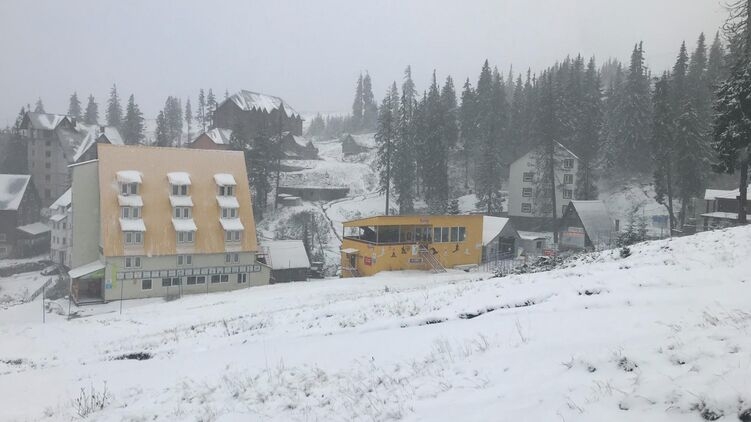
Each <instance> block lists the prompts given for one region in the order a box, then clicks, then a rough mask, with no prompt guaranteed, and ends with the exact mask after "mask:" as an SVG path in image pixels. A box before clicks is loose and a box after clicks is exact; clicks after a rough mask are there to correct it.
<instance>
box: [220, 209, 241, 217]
mask: <svg viewBox="0 0 751 422" xmlns="http://www.w3.org/2000/svg"><path fill="white" fill-rule="evenodd" d="M237 215H238V213H237V208H222V218H237Z"/></svg>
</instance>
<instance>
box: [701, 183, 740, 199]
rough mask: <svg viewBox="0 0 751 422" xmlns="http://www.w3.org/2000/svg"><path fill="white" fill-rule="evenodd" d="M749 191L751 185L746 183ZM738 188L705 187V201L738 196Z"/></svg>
mask: <svg viewBox="0 0 751 422" xmlns="http://www.w3.org/2000/svg"><path fill="white" fill-rule="evenodd" d="M748 189H749V191H751V185H748ZM740 194H741V191H740V189H733V190H722V189H707V190H705V191H704V200H705V201H714V200H715V199H737V198H738V196H740Z"/></svg>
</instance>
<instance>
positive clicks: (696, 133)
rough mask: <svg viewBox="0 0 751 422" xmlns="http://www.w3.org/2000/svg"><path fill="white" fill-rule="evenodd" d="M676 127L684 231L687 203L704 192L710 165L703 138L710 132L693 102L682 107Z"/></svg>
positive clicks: (677, 191) (677, 161) (678, 192)
mask: <svg viewBox="0 0 751 422" xmlns="http://www.w3.org/2000/svg"><path fill="white" fill-rule="evenodd" d="M675 127H676V132H675V134H676V137H675V139H676V143H675V153H676V157H675V158H676V162H675V174H676V183H675V190H676V194H677V195H678V197H679V198H680V200H681V213H680V226H681V228H683V227H684V225H685V224H686V213H687V211H688V203H689V202H690V201H691V199H693V198H696V197H699V196H700V195H701V194H702V192H703V189H704V181H705V174H706V172H705V171H704V169H705V168H707V167H708V164H709V159H708V157H709V150H708V145H707V143H706V142H705V138H704V136H705V134H706V131H707V129H706V128H705V127H703V126H702V121H701V119H700V117H699V116H698V113H697V112H696V109H695V108H694V105H693V104H692V102H691V101H687V102H686V103H685V104H684V105H683V109H682V110H681V114H680V116H679V117H678V119H677V120H676V123H675Z"/></svg>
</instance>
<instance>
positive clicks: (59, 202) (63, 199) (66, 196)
mask: <svg viewBox="0 0 751 422" xmlns="http://www.w3.org/2000/svg"><path fill="white" fill-rule="evenodd" d="M71 192H72V189H71V188H68V190H66V191H65V193H63V194H62V195H60V197H59V198H57V199H56V200H55V202H53V203H52V205H50V209H55V208H58V207H67V206H69V205H70V200H71V196H72V195H71Z"/></svg>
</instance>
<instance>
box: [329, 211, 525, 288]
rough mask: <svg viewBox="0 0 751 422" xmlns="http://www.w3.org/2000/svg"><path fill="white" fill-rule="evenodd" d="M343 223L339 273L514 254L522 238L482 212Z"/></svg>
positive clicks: (438, 266)
mask: <svg viewBox="0 0 751 422" xmlns="http://www.w3.org/2000/svg"><path fill="white" fill-rule="evenodd" d="M343 226H344V227H343V232H344V237H343V239H342V249H341V262H342V277H359V276H369V275H373V274H376V273H378V272H380V271H399V270H433V271H438V272H442V271H445V268H457V267H458V268H465V267H471V266H475V265H480V264H481V263H482V262H484V261H488V260H497V259H500V258H515V257H516V256H517V249H518V245H519V240H520V238H519V235H518V234H517V232H516V230H514V228H513V227H512V225H511V223H510V222H509V219H508V218H500V217H487V216H482V215H405V216H401V215H399V216H377V217H370V218H364V219H359V220H353V221H348V222H345V223H344V224H343Z"/></svg>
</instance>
